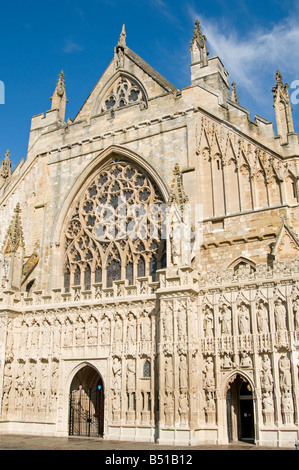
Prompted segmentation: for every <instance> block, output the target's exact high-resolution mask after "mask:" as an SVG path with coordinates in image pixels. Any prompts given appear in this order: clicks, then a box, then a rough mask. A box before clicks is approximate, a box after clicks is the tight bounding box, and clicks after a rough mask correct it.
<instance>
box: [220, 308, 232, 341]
mask: <svg viewBox="0 0 299 470" xmlns="http://www.w3.org/2000/svg"><path fill="white" fill-rule="evenodd" d="M220 322H221V333H222V334H223V335H231V333H232V326H231V325H232V313H231V309H230V308H229V307H228V306H227V305H226V304H224V305H223V307H222V309H221V317H220Z"/></svg>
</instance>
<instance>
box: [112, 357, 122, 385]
mask: <svg viewBox="0 0 299 470" xmlns="http://www.w3.org/2000/svg"><path fill="white" fill-rule="evenodd" d="M112 371H113V376H114V377H113V385H112V388H113V389H116V390H118V389H120V387H121V361H120V359H119V358H118V357H114V359H113V365H112Z"/></svg>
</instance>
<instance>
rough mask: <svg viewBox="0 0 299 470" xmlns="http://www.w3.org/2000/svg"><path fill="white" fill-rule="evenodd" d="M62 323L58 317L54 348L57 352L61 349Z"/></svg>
mask: <svg viewBox="0 0 299 470" xmlns="http://www.w3.org/2000/svg"><path fill="white" fill-rule="evenodd" d="M60 330H61V324H60V322H59V320H58V319H57V318H55V320H54V331H53V349H54V351H55V352H56V351H57V350H58V351H59V350H60V339H61V332H60Z"/></svg>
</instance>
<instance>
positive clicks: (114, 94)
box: [101, 76, 146, 113]
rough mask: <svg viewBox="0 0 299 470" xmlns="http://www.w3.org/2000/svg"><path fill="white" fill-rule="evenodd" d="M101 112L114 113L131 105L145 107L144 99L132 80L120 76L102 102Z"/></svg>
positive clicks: (142, 93)
mask: <svg viewBox="0 0 299 470" xmlns="http://www.w3.org/2000/svg"><path fill="white" fill-rule="evenodd" d="M102 103H103V104H102V107H101V112H102V113H104V112H106V111H110V112H111V111H112V112H113V111H114V110H116V109H120V108H124V107H125V106H129V105H133V104H141V105H142V106H146V97H145V94H144V92H143V91H142V90H141V88H140V86H139V85H138V84H137V82H135V80H133V79H132V78H128V77H125V76H121V77H120V78H119V79H118V80H117V81H116V83H115V84H114V86H113V87H112V88H111V89H110V91H109V92H108V93H107V94H106V96H105V98H104V99H103V101H102Z"/></svg>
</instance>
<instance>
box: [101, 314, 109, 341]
mask: <svg viewBox="0 0 299 470" xmlns="http://www.w3.org/2000/svg"><path fill="white" fill-rule="evenodd" d="M101 343H102V344H110V320H109V318H108V317H107V316H106V315H105V316H104V318H103V320H102V323H101Z"/></svg>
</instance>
